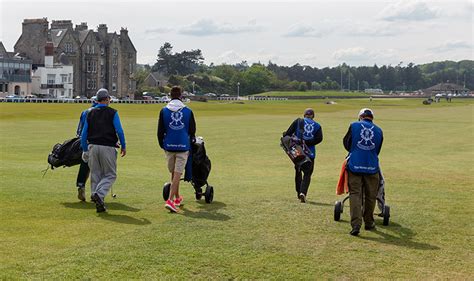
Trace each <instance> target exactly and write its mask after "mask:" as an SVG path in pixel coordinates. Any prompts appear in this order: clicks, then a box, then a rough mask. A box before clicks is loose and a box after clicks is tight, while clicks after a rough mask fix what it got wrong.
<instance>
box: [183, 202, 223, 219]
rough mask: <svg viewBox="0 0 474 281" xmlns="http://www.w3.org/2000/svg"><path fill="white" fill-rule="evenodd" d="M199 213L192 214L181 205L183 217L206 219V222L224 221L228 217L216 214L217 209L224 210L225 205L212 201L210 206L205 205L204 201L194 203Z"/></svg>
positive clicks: (192, 212)
mask: <svg viewBox="0 0 474 281" xmlns="http://www.w3.org/2000/svg"><path fill="white" fill-rule="evenodd" d="M196 202H197V203H198V204H199V205H198V209H199V211H197V212H194V211H191V210H189V209H186V205H183V206H182V207H181V209H182V210H183V211H184V212H183V213H182V214H183V216H185V217H190V218H195V219H208V220H217V221H226V220H229V219H230V217H229V216H228V215H225V214H221V213H219V212H218V210H219V209H222V208H225V207H226V206H227V205H226V204H225V203H223V202H219V201H213V202H212V203H211V204H207V203H206V202H205V201H196Z"/></svg>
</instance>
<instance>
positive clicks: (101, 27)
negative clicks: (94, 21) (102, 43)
mask: <svg viewBox="0 0 474 281" xmlns="http://www.w3.org/2000/svg"><path fill="white" fill-rule="evenodd" d="M97 32H98V33H99V37H100V38H101V39H102V40H105V39H106V38H107V25H106V24H104V23H101V24H99V27H98V28H97Z"/></svg>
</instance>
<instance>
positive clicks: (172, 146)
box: [157, 86, 196, 212]
mask: <svg viewBox="0 0 474 281" xmlns="http://www.w3.org/2000/svg"><path fill="white" fill-rule="evenodd" d="M181 94H182V90H181V88H180V87H178V86H174V87H173V88H172V89H171V101H170V102H169V103H168V104H167V105H166V106H165V107H164V108H163V109H161V111H160V117H159V119H158V133H157V136H158V143H159V145H160V147H161V148H162V149H163V150H164V151H165V155H166V159H167V164H168V170H169V172H170V174H171V188H170V194H169V197H168V200H166V203H165V208H167V209H168V210H170V211H171V212H177V211H178V207H179V206H181V205H182V204H183V196H180V194H179V181H180V179H181V175H182V174H183V172H184V169H185V167H186V162H187V160H188V156H189V151H190V150H191V144H192V142H194V141H195V134H196V122H195V120H194V114H193V112H192V110H191V109H190V108H189V107H186V105H185V104H184V103H183V102H182V101H181V98H182V96H181Z"/></svg>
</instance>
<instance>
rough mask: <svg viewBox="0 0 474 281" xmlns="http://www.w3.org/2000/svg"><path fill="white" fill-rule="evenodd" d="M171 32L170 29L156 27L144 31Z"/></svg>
mask: <svg viewBox="0 0 474 281" xmlns="http://www.w3.org/2000/svg"><path fill="white" fill-rule="evenodd" d="M171 31H173V29H172V28H170V27H157V28H152V29H147V30H145V33H168V32H171Z"/></svg>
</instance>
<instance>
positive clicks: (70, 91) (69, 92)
mask: <svg viewBox="0 0 474 281" xmlns="http://www.w3.org/2000/svg"><path fill="white" fill-rule="evenodd" d="M67 92H68V94H69V96H70V97H72V90H71V89H68V90H67Z"/></svg>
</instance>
